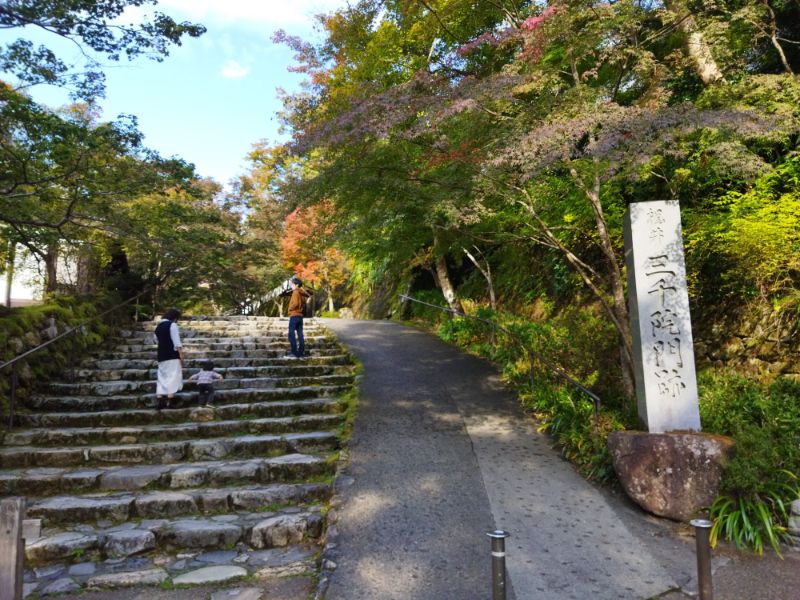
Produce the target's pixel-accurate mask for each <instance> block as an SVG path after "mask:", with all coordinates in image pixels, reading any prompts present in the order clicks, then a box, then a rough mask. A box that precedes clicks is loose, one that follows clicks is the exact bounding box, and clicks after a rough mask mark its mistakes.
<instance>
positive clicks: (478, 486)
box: [325, 320, 694, 600]
mask: <svg viewBox="0 0 800 600" xmlns="http://www.w3.org/2000/svg"><path fill="white" fill-rule="evenodd" d="M325 324H326V325H327V326H329V327H330V328H331V329H332V330H334V331H335V333H336V334H337V336H338V337H339V339H340V340H341V341H342V342H343V343H345V344H346V345H347V346H349V348H350V349H351V350H352V351H353V352H354V353H355V354H356V355H357V356H358V358H359V359H360V360H361V361H362V363H363V365H364V375H363V380H362V382H361V387H360V392H361V394H360V401H359V411H358V416H357V418H356V421H355V426H354V432H353V437H352V440H351V451H350V463H349V467H348V469H347V472H346V477H345V481H347V482H349V483H350V484H349V485H347V486H346V487H344V488H343V489H341V491H340V493H341V494H342V495H343V496H344V498H343V505H342V508H341V511H340V514H339V520H338V537H337V540H336V541H337V544H338V545H337V548H336V554H335V558H334V560H335V561H336V563H337V565H338V567H337V569H336V571H335V572H334V573H333V575H332V577H331V580H330V585H329V588H328V592H327V595H326V598H327V600H357V599H369V600H377V599H380V600H390V599H397V600H401V599H402V600H416V599H419V600H438V599H446V600H472V599H475V600H478V599H480V600H485V599H487V598H489V597H491V563H490V560H491V559H490V553H489V550H490V543H489V539H488V538H487V536H486V531H488V530H490V529H494V528H502V529H506V530H508V531H510V532H511V534H512V537H511V538H509V539H508V540H507V568H508V573H509V579H510V584H511V585H510V587H511V588H512V589H509V591H508V598H509V600H513V599H516V600H528V599H534V598H542V599H544V598H546V599H548V600H561V599H580V600H584V599H588V598H591V599H593V600H605V599H627V600H629V599H635V598H651V597H653V596H656V595H660V594H664V593H666V592H668V591H669V590H670V589H675V588H677V587H678V585H679V583H678V582H676V577H675V576H673V575H671V574H670V573H668V572H667V569H665V568H664V566H662V565H663V559H657V558H655V557H654V554H653V552H651V550H650V548H648V546H647V544H646V543H644V542H643V541H642V539H641V536H642V535H643V536H645V537H646V536H647V535H649V534H650V533H649V532H648V531H647V527H646V526H640V531H639V532H638V533H634V532H632V531H631V530H630V529H629V527H628V526H627V525H626V523H625V521H624V520H623V517H626V515H627V514H628V513H626V511H625V510H620V509H618V508H617V507H612V503H609V500H608V498H607V496H606V495H605V494H604V493H602V492H600V491H598V490H597V489H595V488H593V487H592V486H591V485H589V484H588V483H587V482H585V481H584V480H583V479H582V478H581V477H580V476H578V475H577V474H576V473H575V472H574V471H573V469H572V468H571V466H570V465H569V464H568V463H566V462H565V461H564V460H562V459H561V457H560V456H559V455H558V453H557V452H556V451H554V450H553V449H552V448H551V447H550V443H549V440H548V438H547V437H546V436H544V435H542V434H538V433H537V432H536V431H535V427H534V423H533V422H532V421H531V420H530V419H529V418H527V417H525V415H524V414H523V413H522V411H521V409H520V408H519V405H518V400H517V398H516V397H515V396H514V395H513V394H512V393H510V392H509V391H508V390H506V389H505V388H504V387H503V386H502V384H501V382H500V380H499V377H498V375H497V373H496V372H495V371H494V370H493V369H492V368H491V367H490V366H489V365H488V364H487V363H485V362H483V361H481V360H479V359H477V358H474V357H471V356H468V355H465V354H463V353H461V352H459V351H458V350H457V349H454V348H452V347H449V346H447V345H446V344H444V343H442V342H441V341H439V340H437V339H436V338H434V337H432V336H430V335H428V334H426V333H423V332H420V331H418V330H415V329H412V328H409V327H405V326H402V325H399V324H396V323H392V322H388V321H340V320H326V321H325ZM631 514H632V513H631ZM671 552H679V553H681V555H680V556H673V561H672V567H673V569H672V571H673V572H674V571H676V570H677V571H680V572H685V573H689V574H691V568H692V565H693V564H694V563H693V561H694V557H693V555H692V553H691V550H690V548H688V547H687V546H686V545H682V544H680V543H677V544H676V547H675V548H674V549H673V550H671ZM687 569H688V570H687ZM678 578H679V577H678ZM690 578H691V577H690V575H686V576H685V577H684V579H687V580H688V579H690Z"/></svg>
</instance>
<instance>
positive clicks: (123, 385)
mask: <svg viewBox="0 0 800 600" xmlns="http://www.w3.org/2000/svg"><path fill="white" fill-rule="evenodd" d="M187 373H191V371H188V370H187ZM184 380H185V379H184ZM352 382H353V375H352V374H351V373H342V374H333V375H307V376H302V375H301V376H290V377H230V378H226V379H225V380H224V381H218V382H216V383H215V384H214V388H215V390H217V391H221V390H236V389H247V390H270V389H275V388H294V387H304V386H312V385H346V384H348V383H352ZM185 387H186V388H187V390H188V389H190V388H195V389H197V387H196V385H195V384H193V383H189V382H186V384H185ZM42 390H43V392H44V393H50V394H63V395H66V396H113V395H117V394H155V391H156V381H155V379H153V380H147V381H135V380H134V381H129V380H117V381H87V382H78V383H50V384H47V385H45V386H42Z"/></svg>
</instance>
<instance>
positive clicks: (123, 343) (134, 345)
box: [106, 336, 339, 352]
mask: <svg viewBox="0 0 800 600" xmlns="http://www.w3.org/2000/svg"><path fill="white" fill-rule="evenodd" d="M303 338H304V343H305V345H306V346H308V347H309V348H312V349H313V348H317V349H331V348H338V347H339V345H338V344H337V343H336V342H334V341H332V340H328V339H326V338H322V337H314V336H303ZM181 341H182V342H183V346H184V347H185V348H186V349H187V350H189V351H191V350H192V349H197V350H238V349H247V350H264V349H266V350H269V349H274V348H284V347H288V346H289V340H288V339H287V338H263V339H260V338H251V339H250V340H242V339H235V338H228V339H227V341H224V340H221V339H218V338H207V337H202V338H194V337H187V336H181ZM156 347H157V346H156V339H155V336H149V337H146V338H142V339H141V340H136V339H129V340H120V342H119V343H116V344H112V343H108V344H107V345H106V350H111V351H113V352H141V351H142V350H148V351H152V352H155V351H156Z"/></svg>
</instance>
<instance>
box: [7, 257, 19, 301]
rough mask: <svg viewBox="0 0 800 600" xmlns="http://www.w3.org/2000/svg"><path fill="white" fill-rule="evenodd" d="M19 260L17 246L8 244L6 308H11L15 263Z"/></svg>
mask: <svg viewBox="0 0 800 600" xmlns="http://www.w3.org/2000/svg"><path fill="white" fill-rule="evenodd" d="M16 260H17V244H16V243H15V242H12V241H9V242H8V259H7V260H6V308H11V286H12V285H13V283H14V263H15V262H16Z"/></svg>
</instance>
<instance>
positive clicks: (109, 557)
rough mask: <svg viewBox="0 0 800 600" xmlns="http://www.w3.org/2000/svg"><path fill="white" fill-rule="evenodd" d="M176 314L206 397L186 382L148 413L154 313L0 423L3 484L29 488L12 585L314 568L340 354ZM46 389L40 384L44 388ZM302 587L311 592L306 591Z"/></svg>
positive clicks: (266, 328)
mask: <svg viewBox="0 0 800 600" xmlns="http://www.w3.org/2000/svg"><path fill="white" fill-rule="evenodd" d="M287 321H288V320H287V319H274V318H262V317H237V318H227V317H225V318H218V317H214V318H198V319H193V318H192V319H182V320H181V322H180V327H181V337H182V339H183V341H184V346H185V349H186V354H187V360H186V362H185V364H184V372H183V375H184V378H188V377H189V376H190V375H192V374H193V373H195V372H197V370H198V369H199V368H200V367H201V364H202V362H204V361H205V360H206V359H211V360H213V361H214V363H215V368H216V369H217V370H218V371H219V372H220V373H222V374H223V375H224V376H225V381H224V382H219V383H218V384H217V385H216V386H215V387H216V393H215V402H214V404H215V405H214V408H213V409H212V408H205V407H197V406H196V403H197V389H196V387H195V386H194V384H187V385H186V386H185V389H184V390H183V391H181V392H180V393H178V394H177V395H176V398H175V403H176V406H177V408H174V409H164V410H155V409H154V408H153V405H154V400H155V398H154V392H155V379H156V368H157V363H156V361H155V344H154V342H155V339H154V335H153V330H154V328H155V325H156V322H146V323H140V324H138V325H136V326H134V327H132V328H130V329H129V330H127V331H122V332H119V335H115V336H114V337H111V338H109V339H107V340H106V342H107V343H106V347H105V348H104V349H101V350H100V351H97V352H96V353H94V354H93V356H91V357H89V359H88V360H85V361H83V362H82V363H81V367H79V368H77V369H72V370H68V371H65V373H64V378H63V379H62V381H61V382H57V383H54V384H52V385H50V386H49V387H47V386H42V387H40V388H39V391H40V392H41V393H40V394H33V395H32V397H29V398H28V399H27V400H26V406H24V407H22V409H21V410H19V411H18V414H17V416H16V424H17V425H23V426H27V427H29V429H16V430H13V431H10V432H8V433H5V434H3V433H0V437H1V438H2V442H3V447H2V448H0V469H2V470H0V494H2V495H24V496H26V497H27V498H28V510H27V516H28V517H29V519H31V520H32V522H36V521H37V520H38V522H39V523H40V527H43V529H41V531H40V533H37V534H35V535H33V534H31V535H30V536H29V537H28V538H27V540H26V542H27V543H26V556H27V560H28V562H29V564H30V565H31V566H33V567H35V568H33V569H29V570H28V571H27V572H26V576H25V586H26V587H25V592H26V593H27V594H30V593H31V592H35V593H36V594H39V595H40V596H46V595H52V594H56V593H64V592H75V591H78V590H87V589H108V590H113V589H119V588H122V587H129V586H141V585H161V586H166V587H170V588H171V587H173V586H180V585H182V584H187V585H188V584H193V583H201V584H202V583H208V582H211V583H218V582H220V581H235V580H236V579H237V578H238V579H242V578H247V577H257V578H259V579H261V578H263V577H267V576H270V575H272V574H275V573H278V574H312V575H313V574H314V573H315V571H316V563H315V556H316V554H317V551H318V547H317V546H315V545H314V544H315V543H316V540H317V539H318V538H319V536H320V535H321V533H322V531H323V529H324V514H325V513H324V510H323V508H322V506H321V503H324V502H325V501H327V499H328V498H329V496H330V491H331V490H330V479H331V477H332V475H333V471H334V469H335V465H336V460H335V459H336V457H337V453H336V450H338V448H339V441H338V436H337V434H336V431H337V429H338V426H339V424H340V423H341V412H342V410H343V408H344V407H345V406H346V403H345V401H344V400H342V399H341V398H340V396H341V394H343V393H345V392H347V391H349V390H351V389H352V387H353V384H354V382H355V380H356V374H355V370H354V369H353V367H352V365H353V359H352V356H351V355H350V354H349V353H348V352H347V351H346V350H344V349H343V348H342V347H341V346H340V345H339V344H338V343H336V341H335V340H334V339H333V337H332V336H331V335H330V333H329V332H328V330H326V329H324V328H323V327H321V326H317V323H316V322H315V321H314V320H309V321H306V323H305V334H306V335H305V337H306V348H307V349H309V350H311V356H310V357H308V358H304V359H302V360H297V359H295V358H294V357H291V358H287V357H286V355H287V353H288V350H289V344H288V340H287V338H286V333H287V325H288V322H287ZM47 390H49V391H47ZM309 591H310V590H309Z"/></svg>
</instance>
